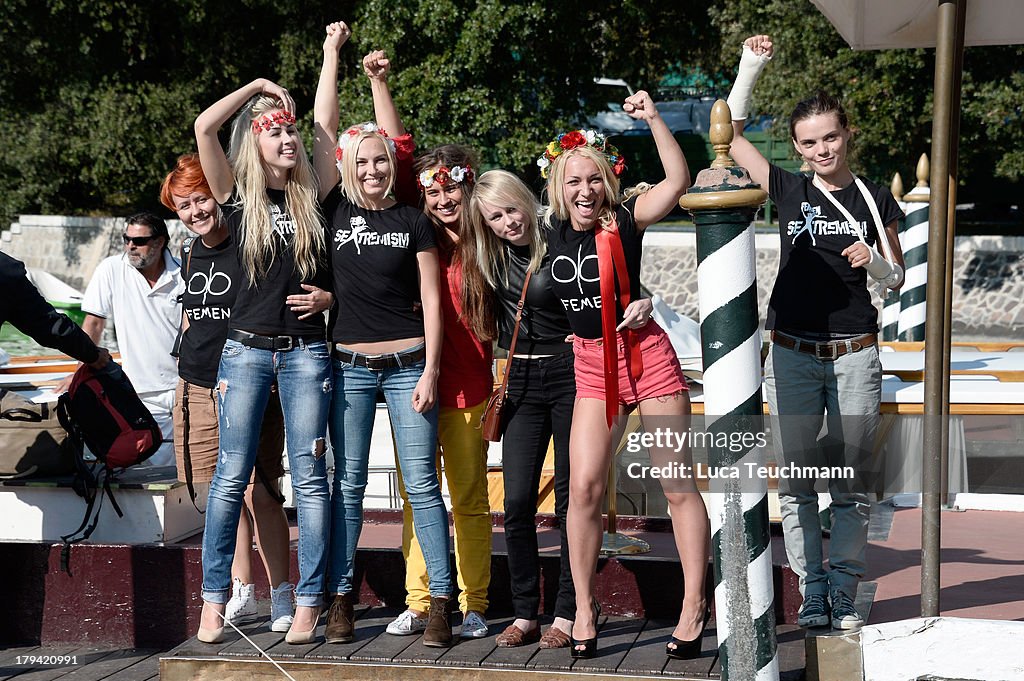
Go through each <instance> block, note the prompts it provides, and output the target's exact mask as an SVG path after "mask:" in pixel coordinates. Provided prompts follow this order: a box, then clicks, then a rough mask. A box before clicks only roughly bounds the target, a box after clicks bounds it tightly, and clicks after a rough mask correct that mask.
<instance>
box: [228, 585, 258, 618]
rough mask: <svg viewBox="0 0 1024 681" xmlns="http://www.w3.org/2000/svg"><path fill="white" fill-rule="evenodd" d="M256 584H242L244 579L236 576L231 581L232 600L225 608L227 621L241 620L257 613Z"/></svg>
mask: <svg viewBox="0 0 1024 681" xmlns="http://www.w3.org/2000/svg"><path fill="white" fill-rule="evenodd" d="M255 590H256V585H255V584H242V580H240V579H239V578H238V577H235V578H234V579H233V580H232V581H231V600H229V601H228V604H227V606H226V607H225V608H224V620H225V621H227V622H235V623H237V622H239V621H240V620H242V619H244V618H246V617H252V616H254V615H255V614H256V596H255V593H254V592H255Z"/></svg>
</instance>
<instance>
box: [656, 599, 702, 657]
mask: <svg viewBox="0 0 1024 681" xmlns="http://www.w3.org/2000/svg"><path fill="white" fill-rule="evenodd" d="M710 619H711V608H705V609H704V623H703V624H701V625H700V633H698V634H697V638H695V639H693V640H690V641H683V640H680V639H678V638H676V637H675V636H672V637H671V640H670V641H669V642H668V643H666V644H665V654H666V655H668V657H669V659H670V660H692V659H695V658H698V657H700V649H701V643H702V641H703V639H704V630H705V629H706V628H707V626H708V621H709V620H710ZM673 645H675V648H673V647H672V646H673Z"/></svg>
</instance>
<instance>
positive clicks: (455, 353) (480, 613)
mask: <svg viewBox="0 0 1024 681" xmlns="http://www.w3.org/2000/svg"><path fill="white" fill-rule="evenodd" d="M363 67H364V70H365V72H366V74H367V76H368V77H369V78H370V79H371V82H374V83H375V85H374V95H375V96H374V109H375V112H376V115H377V122H378V123H379V124H382V125H384V126H385V127H386V128H387V129H389V130H391V129H394V130H396V131H400V132H404V130H405V128H404V126H403V125H402V122H401V118H400V116H399V114H398V111H397V109H396V108H395V106H394V103H393V101H392V100H391V98H390V96H385V97H382V96H380V95H381V94H383V93H387V92H388V91H387V86H386V80H385V78H386V75H387V71H388V69H389V67H390V62H389V60H388V59H387V58H386V57H385V55H384V53H383V52H379V51H378V52H371V53H370V54H368V55H366V58H365V59H364V60H363ZM476 167H477V162H476V160H475V158H474V157H473V154H472V152H471V151H470V150H469V149H467V148H465V147H462V146H459V145H456V144H444V145H441V146H439V147H437V148H435V149H433V150H431V151H429V152H427V153H425V154H421V155H420V156H419V157H418V158H417V159H416V162H415V165H414V166H413V165H410V164H406V163H404V162H403V160H402V159H399V161H398V174H399V176H406V175H407V176H410V177H411V176H412V175H413V174H415V177H416V183H415V184H414V185H412V187H414V188H418V191H416V192H415V193H412V194H411V195H407V194H405V193H404V192H403V188H402V186H399V187H398V189H397V190H396V195H397V198H398V200H400V201H405V202H407V203H409V204H410V205H413V204H416V203H419V204H420V205H422V208H423V212H424V214H425V215H426V216H427V217H428V218H429V219H430V222H431V225H432V226H433V228H434V235H435V237H436V238H437V242H438V247H439V248H438V255H439V259H440V268H441V276H440V284H441V310H442V313H443V314H442V319H443V333H444V341H443V344H442V348H441V364H440V374H439V375H438V382H437V388H438V430H437V439H438V450H437V452H438V453H437V456H438V458H437V461H436V463H437V469H438V470H443V471H444V476H445V478H446V479H447V481H448V493H449V498H450V499H451V509H452V521H453V522H452V525H453V529H454V533H455V541H454V547H455V568H456V574H457V576H458V585H459V592H460V593H459V609H460V610H461V611H462V614H463V618H462V629H461V632H460V635H461V637H462V638H482V637H484V636H487V633H488V626H487V620H486V618H485V613H486V611H487V605H488V600H487V589H488V587H489V586H490V582H491V510H490V503H489V501H488V498H487V443H486V442H485V441H484V439H483V433H482V431H481V430H480V417H481V415H482V414H483V411H484V407H485V406H486V405H487V400H488V398H489V397H490V394H491V388H492V387H493V382H494V378H493V375H492V373H491V364H492V356H491V345H490V343H488V344H486V345H485V344H484V343H483V342H481V340H480V338H478V337H477V336H476V335H475V334H474V333H473V331H472V330H471V329H470V328H469V327H468V326H467V324H466V320H465V318H464V316H463V314H462V310H463V305H462V293H461V292H462V291H463V288H464V286H463V273H462V272H463V267H462V261H463V251H464V243H465V242H464V241H463V239H462V236H463V235H464V234H465V232H466V231H467V229H468V227H467V226H466V225H467V224H468V220H467V217H466V215H467V214H466V207H467V206H468V204H469V197H470V196H472V192H473V185H474V181H475V179H476V174H475V171H474V168H476ZM396 184H397V181H396ZM410 184H411V183H410ZM442 463H443V465H442ZM399 473H400V474H401V473H402V471H401V467H400V469H399ZM399 493H400V494H401V496H402V498H403V500H405V503H404V505H403V518H402V519H403V524H402V554H403V556H404V557H405V588H406V605H407V609H406V610H405V611H403V612H402V613H400V614H399V615H398V617H396V618H395V620H394V621H393V622H391V623H390V624H388V627H387V632H388V633H389V634H394V635H398V636H403V635H408V634H414V633H417V632H419V631H422V630H423V628H424V627H425V626H426V624H427V612H428V610H429V605H430V592H429V583H428V570H427V567H426V564H425V563H424V561H423V551H422V549H421V548H420V546H419V542H418V541H417V540H416V537H415V536H414V534H413V527H412V513H411V507H410V504H409V503H408V495H407V493H406V490H405V485H404V480H403V478H402V477H401V475H400V477H399Z"/></svg>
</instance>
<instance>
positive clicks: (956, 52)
mask: <svg viewBox="0 0 1024 681" xmlns="http://www.w3.org/2000/svg"><path fill="white" fill-rule="evenodd" d="M966 15H967V7H966V0H960V2H958V3H957V10H956V33H955V42H954V45H953V88H952V91H951V92H952V94H951V97H950V114H949V196H948V200H947V204H946V206H947V208H946V215H947V218H946V277H945V284H946V309H945V313H944V315H943V325H942V328H943V330H944V336H943V339H942V371H943V374H942V375H943V376H944V377H945V380H943V382H942V422H943V424H944V425H943V428H942V447H941V448H940V450H939V452H940V454H941V456H942V459H941V464H940V467H939V471H940V476H939V492H940V496H941V497H942V506H943V508H948V507H949V421H950V419H949V365H950V351H951V348H952V335H953V257H954V251H955V246H956V185H957V176H958V174H959V173H958V171H957V166H958V165H959V161H960V144H959V140H960V86H961V83H962V81H963V75H964V27H965V25H966Z"/></svg>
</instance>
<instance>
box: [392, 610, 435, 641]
mask: <svg viewBox="0 0 1024 681" xmlns="http://www.w3.org/2000/svg"><path fill="white" fill-rule="evenodd" d="M426 628H427V618H426V617H417V616H416V615H415V613H413V611H412V610H406V611H404V612H403V613H402V614H401V615H399V616H398V617H396V618H395V619H394V620H392V622H391V623H390V624H389V625H388V628H387V629H385V631H387V632H388V633H389V634H392V635H393V636H408V635H410V634H417V633H419V632H421V631H423V630H424V629H426Z"/></svg>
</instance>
